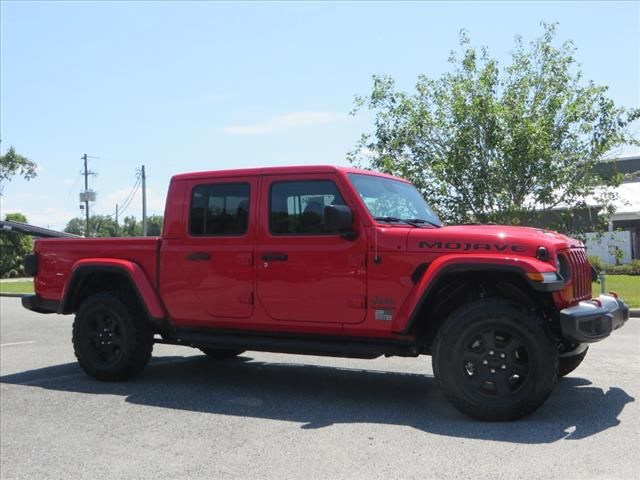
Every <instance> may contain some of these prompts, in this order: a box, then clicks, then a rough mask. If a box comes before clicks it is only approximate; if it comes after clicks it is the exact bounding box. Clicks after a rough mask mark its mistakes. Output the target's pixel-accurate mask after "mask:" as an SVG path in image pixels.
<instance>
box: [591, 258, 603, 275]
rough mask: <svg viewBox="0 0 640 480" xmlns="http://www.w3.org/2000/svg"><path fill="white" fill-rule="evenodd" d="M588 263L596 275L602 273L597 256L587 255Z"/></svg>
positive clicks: (600, 260)
mask: <svg viewBox="0 0 640 480" xmlns="http://www.w3.org/2000/svg"><path fill="white" fill-rule="evenodd" d="M589 263H590V264H591V265H592V266H593V268H595V269H596V270H597V271H598V273H600V272H601V271H602V268H603V266H604V264H603V263H602V259H601V258H600V257H598V256H597V255H589Z"/></svg>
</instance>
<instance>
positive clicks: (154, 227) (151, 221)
mask: <svg viewBox="0 0 640 480" xmlns="http://www.w3.org/2000/svg"><path fill="white" fill-rule="evenodd" d="M162 221H163V217H162V215H151V216H150V217H147V235H148V236H150V237H158V236H160V234H161V233H162ZM141 227H142V226H141Z"/></svg>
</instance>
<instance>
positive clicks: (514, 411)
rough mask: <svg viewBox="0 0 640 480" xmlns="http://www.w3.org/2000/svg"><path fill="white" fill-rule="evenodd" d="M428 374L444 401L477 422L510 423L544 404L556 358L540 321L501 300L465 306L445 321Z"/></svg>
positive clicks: (552, 345) (552, 383) (555, 353)
mask: <svg viewBox="0 0 640 480" xmlns="http://www.w3.org/2000/svg"><path fill="white" fill-rule="evenodd" d="M432 361H433V371H434V373H435V375H436V379H437V381H438V383H439V384H440V386H441V387H442V389H443V391H444V394H445V396H446V397H447V399H448V400H449V401H450V402H451V403H452V404H453V405H454V406H455V407H456V408H457V409H458V410H460V411H461V412H463V413H465V414H466V415H469V416H470V417H473V418H476V419H478V420H514V419H517V418H521V417H524V416H526V415H528V414H529V413H531V412H533V411H534V410H536V409H537V408H538V407H539V406H540V405H542V404H543V403H544V401H545V400H546V399H547V397H548V396H549V395H550V394H551V391H552V390H553V387H554V386H555V383H556V380H557V374H558V354H557V349H556V346H555V344H554V342H553V339H552V338H551V336H550V335H549V334H548V333H547V331H546V329H545V327H544V323H543V319H542V318H541V317H539V316H538V315H536V314H534V313H532V312H530V311H528V310H525V309H523V308H521V307H519V306H518V305H515V304H513V303H510V302H507V301H505V300H501V299H483V300H479V301H476V302H473V303H471V304H468V305H465V306H463V307H461V308H459V309H458V310H456V311H455V312H454V313H453V314H451V315H450V316H449V318H448V319H447V320H446V321H445V323H444V325H443V326H442V327H441V328H440V330H439V331H438V334H437V336H436V339H435V341H434V349H433V359H432Z"/></svg>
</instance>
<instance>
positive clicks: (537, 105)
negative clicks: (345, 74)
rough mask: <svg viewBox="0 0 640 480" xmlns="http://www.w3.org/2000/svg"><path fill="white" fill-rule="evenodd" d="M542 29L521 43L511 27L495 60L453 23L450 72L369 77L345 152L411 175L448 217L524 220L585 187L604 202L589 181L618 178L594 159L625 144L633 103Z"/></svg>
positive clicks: (607, 197) (605, 193) (606, 193)
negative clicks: (584, 69) (360, 128)
mask: <svg viewBox="0 0 640 480" xmlns="http://www.w3.org/2000/svg"><path fill="white" fill-rule="evenodd" d="M543 28H544V33H543V35H542V36H541V37H540V38H538V39H536V40H535V41H533V42H531V44H529V45H528V46H525V44H524V43H523V41H522V39H521V38H520V37H516V39H515V48H514V50H513V51H512V53H511V62H510V64H509V65H507V66H505V67H501V66H499V64H498V61H497V60H496V59H495V58H492V57H491V56H490V55H489V53H488V52H487V50H486V49H485V48H481V49H480V50H478V49H476V48H474V47H473V46H471V44H470V40H469V38H468V36H467V34H466V33H465V32H462V33H461V35H460V51H459V52H458V53H456V52H452V53H451V57H450V58H449V61H450V64H451V65H452V67H453V69H452V70H453V71H452V72H451V73H446V74H444V75H443V76H441V77H440V78H438V79H431V78H428V77H427V76H424V75H422V76H419V77H418V80H417V83H416V87H415V92H413V93H406V92H402V91H398V90H397V89H396V86H395V83H394V80H393V79H392V78H391V77H388V76H374V77H373V88H372V91H371V94H370V95H369V96H368V97H356V108H355V110H354V112H353V113H354V114H355V113H356V112H357V111H358V110H360V109H362V108H367V109H369V110H371V111H372V112H373V113H374V116H375V130H374V132H373V133H372V134H364V135H363V136H362V137H361V140H360V142H359V143H358V145H357V146H356V149H355V150H354V151H353V152H351V153H350V154H349V159H350V160H351V162H352V163H355V164H356V165H358V166H364V167H367V168H372V169H375V170H379V171H382V172H386V173H391V174H395V175H399V176H402V177H404V178H407V179H409V180H411V181H413V182H414V183H415V184H416V185H417V187H418V188H419V189H420V190H421V191H422V193H423V195H424V196H425V198H426V199H427V200H428V201H429V202H430V203H431V204H432V205H433V207H434V208H435V209H436V210H437V211H438V213H439V214H440V216H441V217H442V218H443V220H445V221H446V222H449V223H462V222H500V223H512V224H517V223H521V222H522V221H523V220H524V221H528V222H530V223H535V222H536V220H537V219H538V218H539V215H540V211H541V210H544V209H547V210H548V209H552V208H557V207H565V208H568V209H573V208H581V207H582V208H584V207H585V198H587V197H589V196H595V197H597V200H598V201H599V202H600V204H601V205H603V206H604V208H606V209H610V208H611V202H612V200H613V198H612V197H613V194H612V193H611V190H610V189H606V188H605V189H599V188H598V187H599V186H605V187H606V186H614V185H616V184H617V182H618V181H619V177H617V176H608V177H605V176H603V175H600V174H599V173H598V170H597V169H594V165H595V164H596V163H598V162H600V161H602V160H603V159H604V158H606V156H607V155H608V154H610V152H611V151H612V150H613V149H615V148H616V147H619V146H621V145H624V144H630V143H635V144H637V141H636V140H635V139H633V138H632V136H631V135H630V134H629V126H630V124H631V123H632V122H634V121H635V120H637V118H638V117H639V116H640V111H639V110H627V109H625V108H621V107H618V106H616V105H615V104H614V102H613V101H612V100H610V99H609V98H607V96H606V91H607V87H604V86H597V85H595V84H594V83H593V82H583V81H582V73H581V72H580V71H579V65H578V64H577V62H576V60H575V57H574V55H575V52H576V49H575V48H574V46H573V44H572V43H571V42H565V43H563V44H562V45H560V46H556V42H555V35H556V25H554V24H551V25H550V24H543ZM558 218H561V217H560V216H559V217H558ZM558 226H559V227H561V225H558Z"/></svg>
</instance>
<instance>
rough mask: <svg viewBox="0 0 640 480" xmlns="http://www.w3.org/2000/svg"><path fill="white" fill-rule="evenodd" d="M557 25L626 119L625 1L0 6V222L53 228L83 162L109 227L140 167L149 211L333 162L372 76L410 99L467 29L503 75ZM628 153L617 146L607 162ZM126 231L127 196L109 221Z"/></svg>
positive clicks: (632, 74) (342, 152)
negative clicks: (204, 188)
mask: <svg viewBox="0 0 640 480" xmlns="http://www.w3.org/2000/svg"><path fill="white" fill-rule="evenodd" d="M541 21H545V22H558V23H559V26H558V35H557V40H558V42H562V41H564V40H573V42H574V43H575V46H576V47H577V54H576V57H577V59H578V61H579V62H580V63H581V65H582V67H581V68H582V71H583V73H584V77H585V79H588V80H593V81H594V82H595V83H597V84H601V85H607V86H608V87H609V92H608V94H609V96H610V98H612V99H613V100H614V101H615V102H616V104H618V105H620V106H625V107H635V108H637V107H640V3H639V2H614V1H608V2H578V1H570V2H513V3H510V2H443V3H439V2H407V3H402V2H389V3H387V2H370V3H369V2H342V3H339V2H302V3H294V2H271V3H269V2H260V3H252V2H247V3H237V2H235V3H225V2H212V3H208V2H202V1H198V2H179V3H178V2H169V1H157V2H153V1H147V2H133V1H128V2H125V1H118V2H106V1H103V2H88V1H86V2H79V1H71V2H62V1H55V2H44V1H41V2H27V1H6V0H2V1H0V139H1V141H2V143H1V144H0V149H2V152H5V151H6V150H7V149H8V148H9V146H11V145H13V146H14V147H15V148H16V150H17V151H18V152H19V153H21V154H23V155H25V156H27V157H29V158H30V159H32V160H34V161H35V162H36V163H37V164H38V167H39V169H38V172H39V174H38V176H37V178H36V179H34V180H31V181H30V182H27V181H24V180H22V179H20V178H17V177H16V178H14V179H13V180H12V181H11V182H10V183H7V184H6V185H5V188H4V194H3V196H2V198H1V199H0V209H1V212H0V214H1V215H2V217H3V218H4V215H5V214H6V213H9V212H15V211H19V212H22V213H24V214H25V215H26V216H27V218H28V220H29V222H30V223H33V224H36V225H40V226H49V227H51V228H57V229H62V228H64V226H65V225H66V223H67V221H68V220H69V219H71V218H73V217H75V216H83V215H84V214H83V212H82V211H81V210H80V209H79V202H78V193H79V192H80V190H81V189H82V187H83V178H82V176H81V175H80V173H81V170H82V160H81V156H82V155H83V154H84V153H86V154H88V155H89V156H90V158H89V168H90V170H91V171H94V172H96V173H97V176H92V177H90V179H89V184H90V188H91V189H93V190H95V191H96V192H97V201H96V202H95V203H94V204H92V205H91V212H92V213H96V214H113V213H114V212H115V207H116V204H119V205H120V206H122V204H123V202H124V200H125V199H126V198H127V196H128V195H129V194H130V192H131V191H132V187H133V186H134V184H135V181H136V171H137V169H139V168H140V166H141V165H143V164H144V165H145V167H146V171H147V189H148V190H147V198H148V211H149V213H150V214H162V213H163V210H164V197H165V194H166V190H167V187H168V183H169V179H170V178H171V176H172V175H173V174H176V173H182V172H189V171H201V170H217V169H226V168H241V167H253V166H271V165H292V164H334V165H346V164H347V160H346V154H347V152H349V151H350V150H352V149H353V148H354V146H355V144H356V143H357V141H358V139H359V138H360V135H361V134H362V133H364V132H369V131H371V130H372V128H373V117H372V116H371V115H370V114H368V113H366V112H363V113H361V114H358V115H356V116H351V115H349V112H350V111H351V110H352V109H353V107H354V102H353V99H354V96H355V95H357V94H361V95H362V94H367V93H368V92H369V91H370V89H371V77H372V75H374V74H388V75H391V76H392V77H393V78H394V79H395V80H396V82H397V85H398V87H399V88H402V89H405V90H409V91H410V90H411V89H412V88H413V86H414V84H415V80H416V77H417V76H418V75H420V74H425V75H427V76H430V77H434V78H435V77H438V76H440V75H442V74H443V73H445V72H447V71H449V70H450V66H449V64H448V63H447V58H448V56H449V53H450V51H451V50H453V49H455V48H456V46H457V39H458V34H459V32H460V30H461V29H466V30H467V31H468V33H469V36H470V37H471V40H472V43H473V44H474V45H476V46H486V47H487V48H488V49H489V52H490V53H491V55H493V56H495V57H497V58H498V59H499V61H501V62H502V64H505V63H506V62H507V60H508V55H509V52H510V50H511V49H512V48H513V46H514V42H513V38H514V36H515V35H518V34H519V35H522V37H523V39H524V40H525V41H526V42H529V41H531V40H533V39H535V38H537V37H538V36H539V35H540V34H541V32H542V28H541V26H540V22H541ZM636 153H640V150H639V149H637V148H633V147H629V148H624V149H622V150H621V152H620V154H622V155H627V154H636ZM125 215H135V216H136V217H138V218H141V194H140V192H139V191H138V192H137V193H136V195H135V198H134V200H133V201H132V202H131V204H130V206H129V207H128V209H127V210H126V211H125V212H122V215H121V217H120V218H122V216H125Z"/></svg>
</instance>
